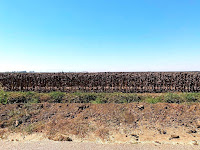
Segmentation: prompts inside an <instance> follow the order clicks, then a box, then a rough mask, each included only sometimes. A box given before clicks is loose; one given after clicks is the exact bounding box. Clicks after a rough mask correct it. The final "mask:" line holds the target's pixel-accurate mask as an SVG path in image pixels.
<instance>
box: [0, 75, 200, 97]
mask: <svg viewBox="0 0 200 150" xmlns="http://www.w3.org/2000/svg"><path fill="white" fill-rule="evenodd" d="M0 83H1V84H2V86H3V88H4V90H6V91H38V92H51V91H63V92H76V91H83V92H124V93H144V92H148V93H161V92H199V91H200V72H103V73H102V72H101V73H0Z"/></svg>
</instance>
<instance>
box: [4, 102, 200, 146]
mask: <svg viewBox="0 0 200 150" xmlns="http://www.w3.org/2000/svg"><path fill="white" fill-rule="evenodd" d="M0 127H1V128H0V137H1V139H3V141H1V142H4V143H5V142H6V141H10V142H12V141H13V142H14V141H15V142H16V143H18V142H19V143H21V142H22V143H23V141H31V142H33V141H34V139H35V140H36V141H41V142H49V141H44V139H49V140H53V141H68V142H67V143H70V142H71V143H74V142H79V143H80V142H93V143H96V144H98V143H99V144H102V143H104V144H109V143H115V144H119V143H121V144H129V145H130V144H131V145H141V144H145V145H146V144H147V145H148V143H150V144H153V145H168V144H170V145H171V144H175V145H177V144H179V145H189V146H196V147H198V145H199V144H200V104H190V105H188V104H168V103H157V104H147V103H130V104H61V103H41V104H7V105H0ZM16 134H18V136H16ZM19 134H20V136H19ZM35 134H36V135H37V136H35V137H34V135H35ZM38 135H40V138H39V137H38ZM38 138H39V139H38ZM15 142H14V143H15ZM37 144H38V143H37ZM11 145H12V144H11ZM25 145H26V144H25ZM49 145H51V144H49ZM64 145H65V144H64ZM72 145H73V144H72ZM75 145H76V144H75ZM80 145H81V144H80ZM27 146H28V145H27ZM25 147H26V146H25ZM97 147H98V146H97ZM108 147H109V146H108ZM186 147H187V146H186ZM0 149H1V148H0Z"/></svg>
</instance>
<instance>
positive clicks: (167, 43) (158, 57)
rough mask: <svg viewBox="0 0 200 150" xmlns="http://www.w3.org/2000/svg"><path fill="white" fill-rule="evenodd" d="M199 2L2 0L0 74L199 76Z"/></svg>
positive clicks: (152, 0)
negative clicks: (151, 73) (156, 73)
mask: <svg viewBox="0 0 200 150" xmlns="http://www.w3.org/2000/svg"><path fill="white" fill-rule="evenodd" d="M199 8H200V1H199V0H0V56H1V57H0V71H20V70H27V71H31V70H34V71H42V72H45V71H48V72H52V71H58V72H59V71H65V72H69V71H70V72H74V71H77V72H79V71H89V72H96V71H98V72H99V71H100V72H101V71H103V72H104V71H200V9H199Z"/></svg>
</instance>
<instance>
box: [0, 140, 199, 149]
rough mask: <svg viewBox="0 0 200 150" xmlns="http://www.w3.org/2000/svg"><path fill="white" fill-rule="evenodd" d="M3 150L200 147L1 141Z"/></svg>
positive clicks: (184, 146)
mask: <svg viewBox="0 0 200 150" xmlns="http://www.w3.org/2000/svg"><path fill="white" fill-rule="evenodd" d="M0 149H1V150H56V149H57V150H199V149H200V146H194V145H171V144H164V145H163V144H162V145H159V144H96V143H91V142H90V143H77V142H65V141H64V142H60V141H59V142H58V141H31V142H30V141H28V142H27V141H26V142H10V141H0Z"/></svg>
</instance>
